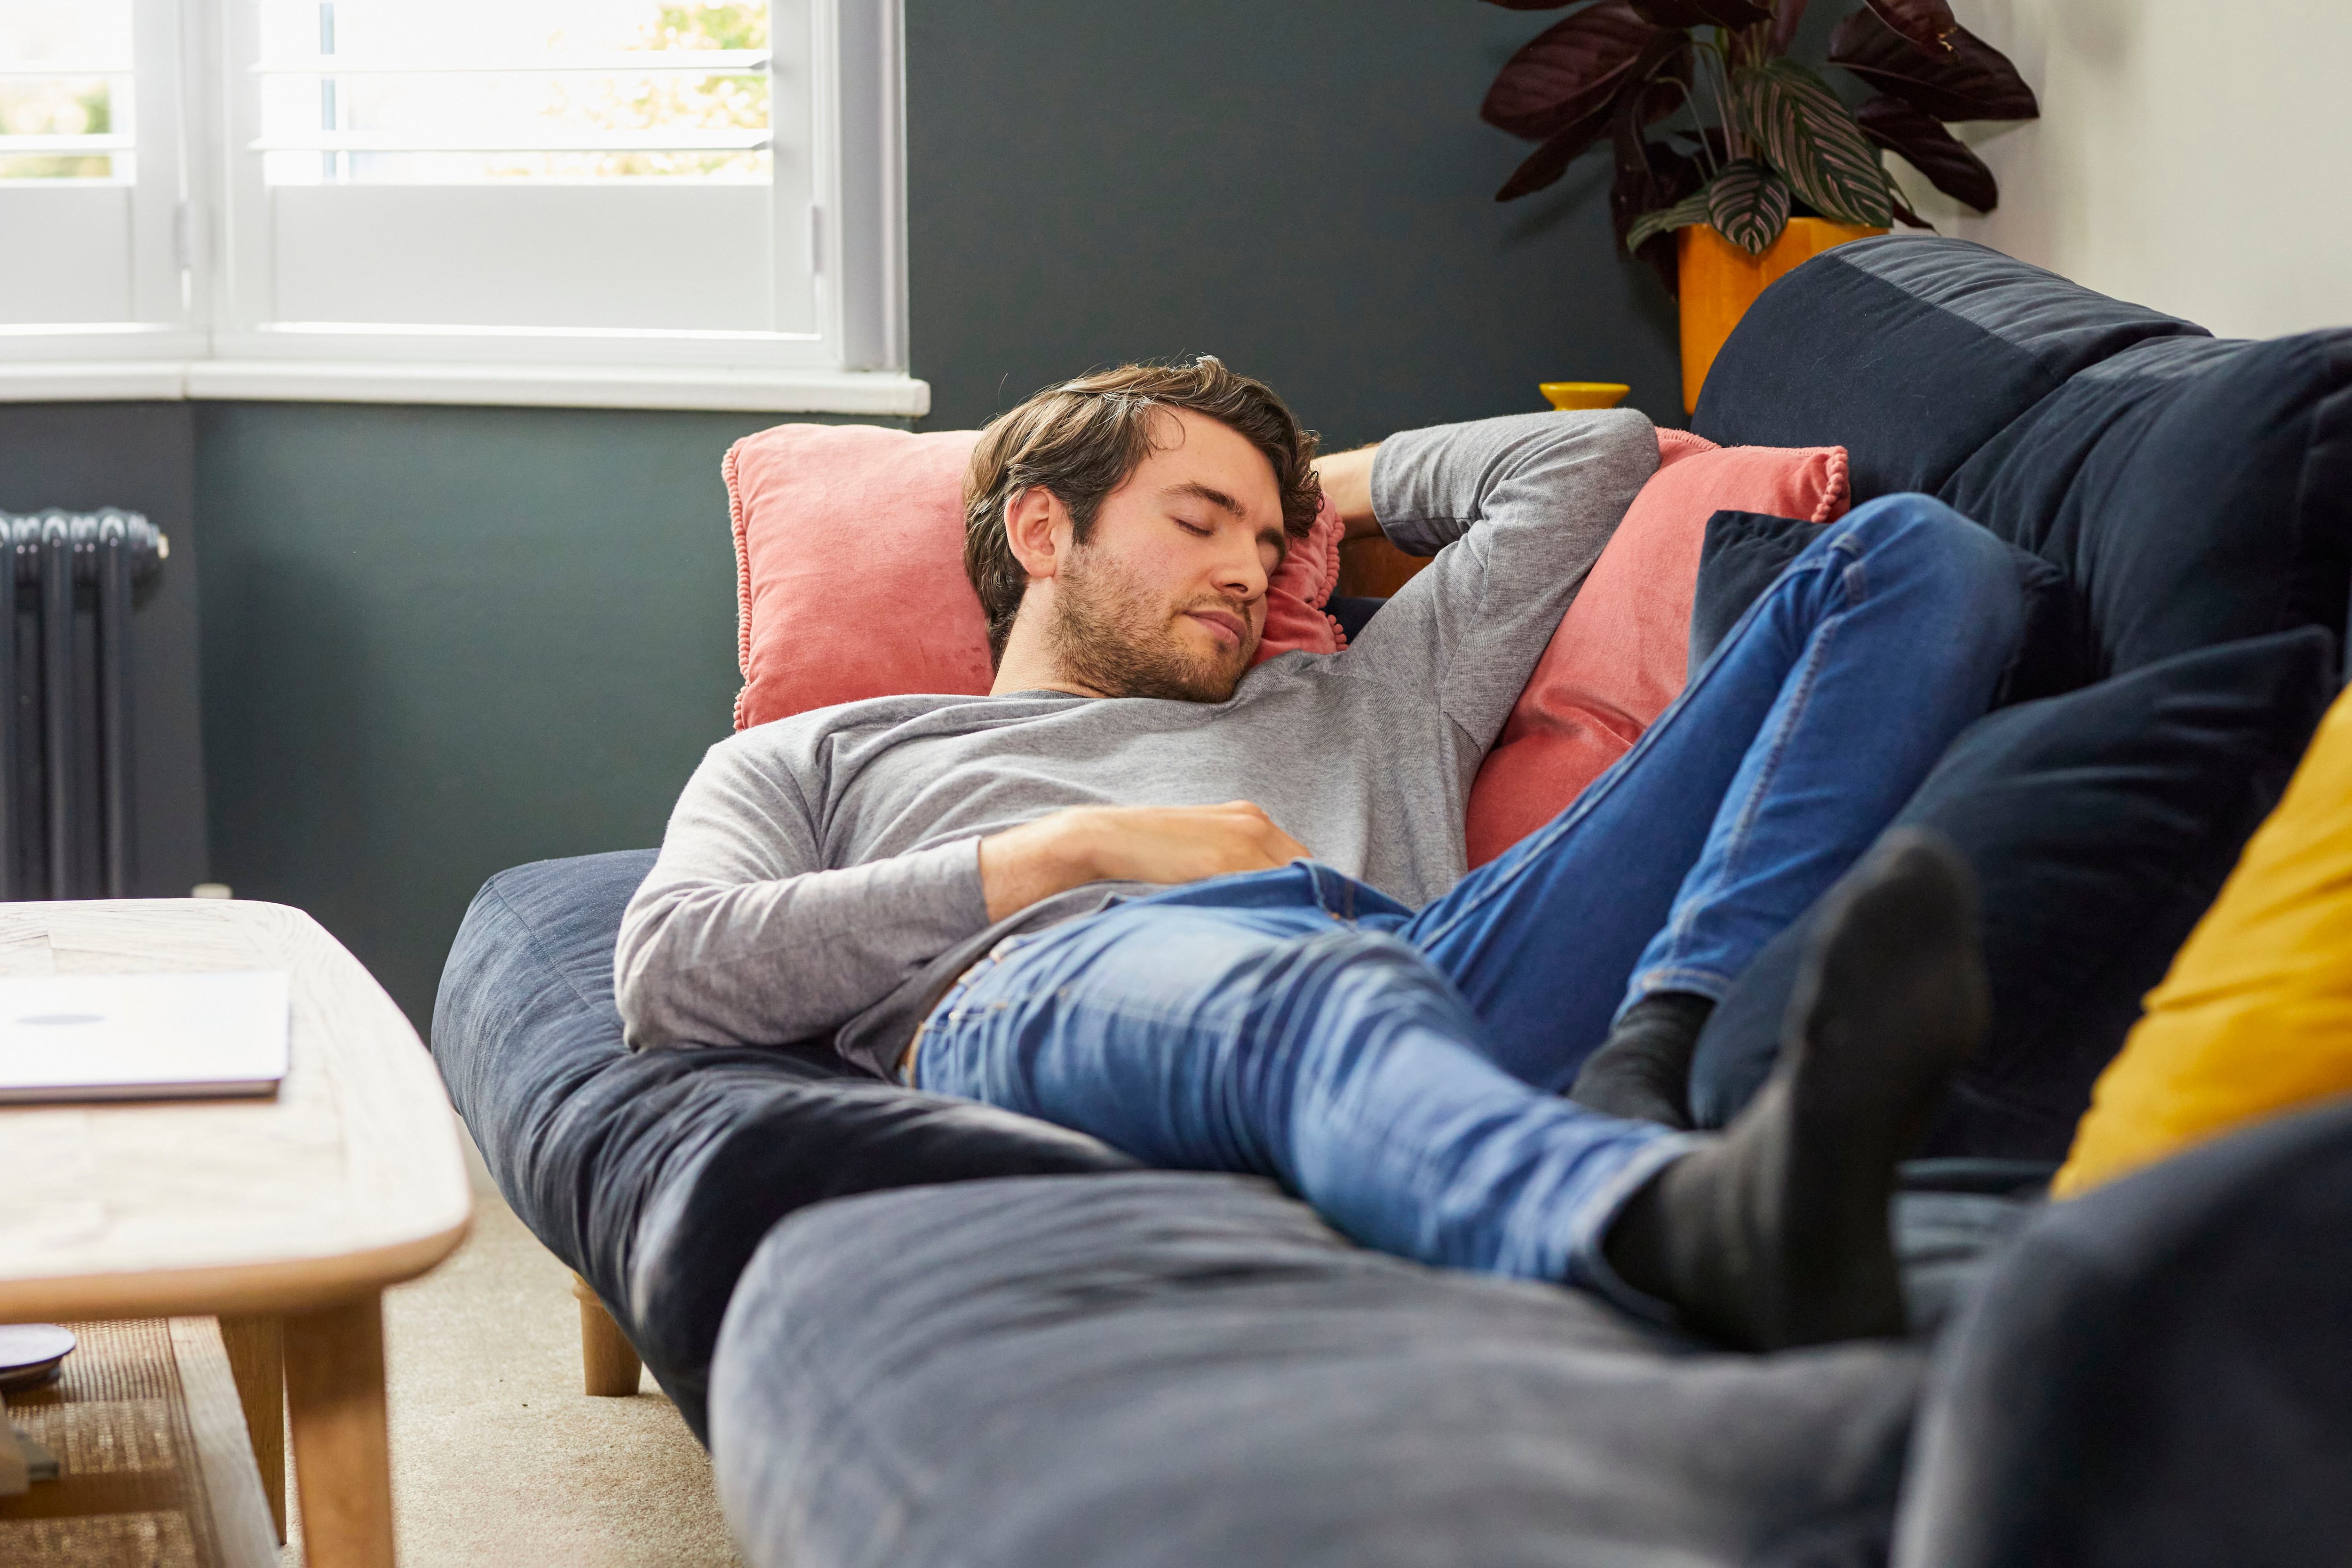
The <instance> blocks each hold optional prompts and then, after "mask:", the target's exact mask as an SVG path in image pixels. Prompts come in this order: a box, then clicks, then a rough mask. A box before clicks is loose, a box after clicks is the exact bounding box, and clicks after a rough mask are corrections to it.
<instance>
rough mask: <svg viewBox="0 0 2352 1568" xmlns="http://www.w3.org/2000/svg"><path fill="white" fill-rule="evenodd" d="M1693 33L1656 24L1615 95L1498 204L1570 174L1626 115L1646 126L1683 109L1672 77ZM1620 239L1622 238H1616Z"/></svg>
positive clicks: (1538, 155)
mask: <svg viewBox="0 0 2352 1568" xmlns="http://www.w3.org/2000/svg"><path fill="white" fill-rule="evenodd" d="M1690 47H1691V46H1690V37H1689V35H1688V34H1686V33H1681V32H1675V31H1671V30H1668V29H1664V28H1654V29H1652V31H1651V36H1650V40H1649V42H1648V43H1646V44H1644V45H1643V47H1642V52H1641V53H1640V54H1639V55H1638V56H1636V57H1635V58H1634V60H1633V66H1632V67H1631V68H1629V69H1628V70H1627V71H1626V72H1625V73H1624V75H1623V76H1622V78H1620V79H1619V81H1620V86H1619V89H1618V92H1617V95H1616V97H1614V98H1613V99H1610V100H1606V101H1604V102H1603V103H1602V104H1601V106H1600V107H1599V108H1598V109H1596V110H1593V111H1592V112H1591V114H1588V115H1586V116H1585V117H1584V118H1583V119H1581V120H1579V121H1576V122H1575V123H1574V124H1572V125H1570V126H1568V127H1567V128H1566V129H1564V130H1562V131H1560V132H1559V133H1558V134H1556V135H1554V136H1552V137H1551V138H1550V139H1549V140H1548V141H1546V142H1544V144H1543V145H1542V146H1540V147H1538V148H1537V149H1536V150H1535V152H1534V153H1532V154H1530V155H1529V156H1528V159H1527V160H1526V162H1524V163H1521V164H1520V165H1519V166H1518V168H1517V170H1516V171H1515V172H1513V174H1512V175H1511V177H1510V178H1509V179H1508V180H1506V181H1505V182H1503V188H1502V189H1501V190H1499V191H1497V192H1496V193H1495V199H1496V201H1498V202H1511V201H1517V200H1518V199H1519V197H1521V196H1524V195H1530V194H1532V193H1534V192H1536V191H1539V190H1542V189H1543V188H1544V187H1545V186H1546V185H1549V184H1551V183H1552V182H1553V181H1555V180H1557V179H1559V177H1560V175H1561V174H1564V173H1566V172H1567V169H1568V165H1569V164H1570V163H1572V162H1574V161H1575V160H1576V159H1577V158H1578V157H1580V156H1581V155H1582V154H1583V153H1584V152H1585V150H1586V149H1588V148H1590V147H1591V145H1592V144H1593V143H1594V142H1598V141H1599V140H1601V133H1602V132H1605V131H1607V130H1608V129H1609V128H1610V127H1611V126H1612V125H1613V124H1614V123H1616V122H1617V121H1619V120H1621V119H1622V118H1624V117H1625V116H1627V115H1632V116H1633V117H1634V119H1635V122H1636V123H1637V124H1641V125H1647V124H1649V123H1650V122H1651V121H1654V120H1663V119H1664V118H1665V117H1666V116H1667V115H1669V114H1672V113H1673V112H1674V111H1675V110H1677V109H1679V108H1681V107H1682V102H1683V89H1682V88H1681V87H1680V86H1679V85H1678V84H1677V83H1676V81H1675V77H1676V76H1677V75H1679V74H1681V73H1685V72H1687V71H1688V70H1689V68H1690ZM1618 238H1619V239H1620V240H1621V241H1622V239H1623V238H1624V236H1622V234H1621V235H1619V236H1618Z"/></svg>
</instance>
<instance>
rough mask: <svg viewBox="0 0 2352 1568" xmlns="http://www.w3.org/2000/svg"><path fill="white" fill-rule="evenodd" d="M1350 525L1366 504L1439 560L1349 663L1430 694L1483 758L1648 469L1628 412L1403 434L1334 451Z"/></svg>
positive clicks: (1649, 438) (1388, 527) (1382, 522)
mask: <svg viewBox="0 0 2352 1568" xmlns="http://www.w3.org/2000/svg"><path fill="white" fill-rule="evenodd" d="M1333 463H1334V471H1333V472H1332V473H1331V475H1330V476H1329V479H1328V481H1327V482H1328V483H1330V484H1331V485H1332V487H1333V491H1332V493H1333V502H1334V504H1335V505H1337V506H1339V508H1340V511H1341V515H1342V516H1344V517H1347V518H1348V519H1349V531H1350V532H1351V533H1352V532H1354V531H1356V529H1357V528H1358V526H1359V525H1358V524H1357V522H1356V521H1355V519H1356V518H1357V516H1359V515H1361V514H1371V515H1375V516H1376V517H1377V520H1378V521H1377V526H1378V527H1379V528H1380V529H1381V531H1383V532H1384V533H1385V534H1386V535H1387V536H1388V537H1389V538H1390V539H1391V541H1393V542H1395V543H1396V544H1397V546H1398V547H1399V548H1400V549H1402V550H1403V551H1405V552H1407V553H1408V554H1412V555H1434V556H1436V557H1437V559H1436V560H1435V561H1434V562H1433V563H1431V565H1430V566H1429V568H1428V569H1427V570H1426V571H1424V572H1423V573H1422V574H1420V575H1419V576H1417V577H1415V578H1414V579H1413V580H1412V582H1410V583H1408V584H1405V585H1404V587H1403V588H1402V589H1401V590H1399V592H1398V593H1397V595H1396V596H1395V597H1394V598H1392V599H1391V600H1390V602H1389V604H1388V605H1387V607H1386V608H1384V609H1382V610H1381V613H1380V614H1379V615H1378V616H1375V617H1374V618H1373V620H1372V623H1371V625H1370V626H1367V627H1366V628H1365V629H1364V633H1363V635H1362V636H1361V637H1359V638H1357V639H1356V640H1355V642H1354V643H1353V644H1352V645H1351V646H1350V647H1349V651H1348V653H1347V654H1346V656H1344V657H1345V658H1348V659H1349V660H1350V661H1351V662H1352V663H1353V665H1354V668H1356V669H1358V670H1359V671H1360V672H1362V673H1363V674H1366V675H1368V676H1370V677H1371V678H1373V679H1377V680H1379V681H1381V682H1382V683H1383V684H1385V685H1389V686H1394V687H1406V688H1411V689H1420V690H1429V691H1432V692H1433V694H1434V696H1435V697H1436V700H1437V701H1438V703H1439V706H1440V708H1441V709H1442V710H1443V711H1444V714H1445V716H1446V717H1447V718H1448V719H1449V720H1451V721H1453V722H1454V725H1455V726H1456V727H1457V728H1458V729H1459V730H1460V731H1462V734H1463V736H1464V738H1465V741H1467V742H1469V744H1470V745H1471V747H1472V748H1473V749H1475V751H1477V752H1484V751H1485V749H1486V747H1487V746H1489V745H1491V744H1493V742H1494V739H1495V737H1496V735H1497V734H1499V733H1500V732H1501V731H1502V727H1503V721H1504V720H1505V719H1506V718H1507V717H1508V716H1509V714H1510V710H1511V704H1512V703H1513V702H1515V701H1516V700H1517V698H1518V694H1519V689H1520V688H1521V687H1523V686H1525V685H1526V684H1527V679H1528V673H1529V671H1531V670H1532V669H1533V668H1535V662H1536V659H1537V658H1538V657H1539V656H1540V655H1541V654H1542V652H1543V649H1544V645H1545V644H1546V643H1548V642H1549V641H1550V639H1551V634H1552V632H1553V630H1554V628H1556V627H1557V626H1559V618H1560V616H1561V615H1562V613H1564V612H1565V611H1566V610H1567V608H1568V605H1569V603H1570V600H1572V599H1573V598H1574V597H1575V596H1576V593H1577V590H1578V589H1579V588H1580V587H1581V586H1582V585H1583V583H1584V578H1585V574H1587V573H1589V572H1590V571H1591V569H1592V563H1594V562H1595V561H1597V560H1598V559H1600V556H1601V549H1602V547H1603V546H1605V545H1606V544H1607V543H1608V542H1609V539H1610V536H1611V535H1612V534H1613V533H1614V532H1616V531H1617V525H1618V524H1619V523H1620V522H1622V521H1624V516H1625V509H1626V508H1627V507H1628V506H1630V505H1632V504H1633V497H1634V496H1635V495H1636V494H1637V493H1638V492H1639V491H1640V490H1641V488H1642V486H1643V484H1644V483H1646V482H1647V481H1648V479H1649V478H1650V476H1651V475H1652V474H1654V473H1655V472H1656V471H1657V467H1658V447H1657V435H1656V432H1655V430H1654V427H1653V426H1651V424H1650V422H1649V421H1648V420H1647V419H1646V418H1644V417H1643V416H1641V415H1640V414H1638V413H1636V412H1634V411H1633V410H1631V409H1612V410H1608V411H1605V412H1601V413H1592V414H1528V415H1517V416H1509V417H1507V418H1500V419H1482V420H1477V421H1475V422H1473V423H1470V424H1466V425H1448V426H1437V427H1435V428H1432V429H1427V430H1408V431H1403V432H1401V433H1400V434H1398V435H1395V436H1391V437H1389V438H1388V439H1387V440H1386V441H1383V442H1381V444H1380V445H1379V446H1378V447H1368V448H1366V449H1365V450H1364V451H1362V452H1360V453H1352V452H1351V453H1341V454H1339V455H1338V457H1337V458H1334V459H1333Z"/></svg>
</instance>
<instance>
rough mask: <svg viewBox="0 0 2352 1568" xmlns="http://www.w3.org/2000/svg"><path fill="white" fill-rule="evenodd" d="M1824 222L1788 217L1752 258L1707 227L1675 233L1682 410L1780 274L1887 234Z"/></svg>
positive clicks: (1692, 409) (1690, 407)
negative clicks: (1851, 242) (1785, 224)
mask: <svg viewBox="0 0 2352 1568" xmlns="http://www.w3.org/2000/svg"><path fill="white" fill-rule="evenodd" d="M1885 232H1886V231H1885V229H1883V228H1860V227H1856V226H1853V225H1852V224H1843V223H1832V222H1830V221H1829V220H1828V219H1827V218H1819V217H1792V218H1790V220H1789V226H1788V227H1786V228H1784V229H1782V230H1781V231H1780V238H1778V239H1776V240H1774V241H1773V242H1772V243H1771V245H1770V246H1769V247H1768V248H1767V249H1766V250H1765V252H1764V254H1763V255H1761V256H1750V255H1748V253H1747V252H1746V251H1744V250H1742V249H1740V248H1739V247H1738V246H1736V245H1734V244H1732V243H1731V241H1729V240H1727V239H1726V238H1724V237H1723V236H1721V235H1719V234H1717V233H1716V232H1715V230H1714V229H1713V228H1712V227H1711V226H1708V225H1706V224H1703V223H1700V224H1693V225H1691V226H1689V227H1688V228H1685V229H1679V230H1677V231H1676V232H1675V262H1676V265H1677V267H1678V268H1679V269H1680V272H1681V281H1682V310H1683V412H1684V413H1685V414H1696V413H1697V412H1698V389H1699V388H1700V387H1702V386H1704V385H1706V373H1707V370H1708V368H1709V367H1710V366H1712V365H1713V364H1714V363H1715V356H1716V354H1717V353H1718V352H1719V351H1720V350H1721V349H1722V347H1723V341H1724V340H1725V339H1726V338H1727V337H1729V336H1731V329H1732V328H1734V327H1736V326H1738V324H1739V318H1740V317H1742V316H1744V315H1746V314H1747V313H1748V306H1750V305H1752V304H1754V303H1755V302H1756V296H1757V295H1759V294H1761V293H1762V292H1764V290H1765V289H1766V287H1767V286H1769V284H1770V283H1771V282H1772V280H1773V279H1776V278H1778V277H1780V274H1782V273H1783V272H1786V271H1788V270H1790V268H1794V267H1796V266H1799V265H1800V264H1801V263H1803V262H1807V261H1810V260H1811V259H1812V258H1814V257H1816V256H1819V255H1820V254H1821V253H1822V251H1824V250H1829V249H1832V248H1833V247H1837V246H1841V245H1843V244H1845V243H1846V242H1847V241H1848V240H1852V239H1867V238H1869V237H1871V236H1872V235H1874V234H1885Z"/></svg>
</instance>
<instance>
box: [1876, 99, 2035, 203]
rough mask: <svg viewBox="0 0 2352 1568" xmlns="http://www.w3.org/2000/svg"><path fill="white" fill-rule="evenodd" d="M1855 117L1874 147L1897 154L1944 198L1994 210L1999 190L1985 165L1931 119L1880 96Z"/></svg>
mask: <svg viewBox="0 0 2352 1568" xmlns="http://www.w3.org/2000/svg"><path fill="white" fill-rule="evenodd" d="M1853 117H1854V118H1855V119H1856V120H1859V121H1862V128H1863V129H1864V131H1867V132H1870V139H1871V140H1872V141H1873V142H1877V143H1878V144H1879V145H1880V146H1881V147H1884V148H1885V149H1886V150H1887V151H1888V152H1890V153H1901V154H1902V155H1903V156H1904V157H1905V158H1906V159H1908V160H1909V161H1910V163H1911V166H1912V167H1913V168H1915V169H1916V170H1918V171H1919V172H1920V173H1921V174H1925V175H1927V180H1928V183H1929V184H1933V185H1934V186H1935V187H1936V188H1937V190H1939V191H1941V192H1943V193H1944V194H1945V195H1948V196H1951V197H1953V198H1955V199H1957V200H1959V201H1964V202H1966V203H1968V204H1969V205H1970V206H1972V207H1974V208H1976V209H1977V211H1979V212H1981V213H1989V212H1990V211H1992V209H1993V207H1994V205H1996V204H1997V203H1999V202H2000V184H1999V182H1997V181H1996V180H1994V178H1993V177H1992V171H1991V170H1990V169H1988V168H1986V167H1985V163H1984V160H1983V159H1981V158H1979V157H1978V156H1977V155H1976V154H1975V153H1972V152H1970V151H1969V149H1968V148H1967V147H1966V146H1965V145H1963V144H1962V143H1961V142H1960V140H1959V139H1958V137H1956V136H1954V135H1953V134H1952V133H1951V132H1948V131H1947V130H1945V129H1944V123H1943V121H1940V120H1937V119H1936V118H1935V117H1934V116H1933V115H1929V114H1922V113H1920V112H1919V111H1918V110H1916V109H1914V108H1912V107H1911V106H1910V105H1909V104H1907V103H1906V102H1904V101H1903V100H1901V99H1898V98H1889V97H1887V96H1886V95H1885V94H1884V93H1882V94H1880V95H1879V96H1878V97H1876V98H1874V99H1872V100H1870V101H1869V102H1867V103H1865V104H1864V105H1863V106H1862V107H1861V108H1860V109H1858V110H1854V115H1853Z"/></svg>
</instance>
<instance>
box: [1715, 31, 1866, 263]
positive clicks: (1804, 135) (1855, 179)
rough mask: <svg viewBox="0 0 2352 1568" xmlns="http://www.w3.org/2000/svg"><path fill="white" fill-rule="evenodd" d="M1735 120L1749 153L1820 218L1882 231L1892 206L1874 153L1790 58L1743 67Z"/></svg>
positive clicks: (1833, 98) (1735, 89) (1736, 84)
mask: <svg viewBox="0 0 2352 1568" xmlns="http://www.w3.org/2000/svg"><path fill="white" fill-rule="evenodd" d="M1732 113H1733V114H1734V115H1735V116H1736V117H1737V118H1738V121H1739V130H1740V133H1741V134H1742V135H1743V136H1745V137H1746V138H1747V140H1748V142H1749V144H1750V148H1751V150H1752V151H1753V152H1755V153H1758V154H1759V155H1760V156H1761V157H1762V158H1763V159H1764V161H1765V162H1766V163H1769V164H1771V165H1772V167H1774V168H1775V169H1778V170H1779V171H1780V175H1781V177H1782V178H1783V179H1785V180H1787V181H1788V182H1789V184H1790V188H1791V189H1793V190H1794V191H1795V192H1796V194H1797V195H1799V196H1800V197H1801V198H1802V199H1803V200H1804V201H1806V202H1807V203H1809V204H1811V206H1812V207H1813V209H1814V210H1815V211H1817V212H1819V213H1820V214H1821V215H1822V216H1823V217H1826V218H1832V219H1834V220H1835V221H1837V222H1839V223H1853V224H1868V225H1871V226H1874V227H1884V226H1885V224H1886V222H1887V219H1888V218H1889V217H1890V216H1892V214H1893V202H1892V199H1891V192H1890V191H1889V188H1888V186H1887V183H1886V170H1885V165H1884V164H1882V163H1880V162H1879V157H1878V148H1877V147H1876V146H1875V145H1874V143H1873V142H1871V140H1870V138H1869V136H1868V135H1866V134H1865V133H1864V131H1863V129H1862V127H1861V126H1860V125H1857V124H1856V123H1854V118H1853V115H1852V114H1849V113H1848V112H1846V107H1845V105H1844V104H1843V103H1840V102H1839V101H1838V100H1837V95H1836V94H1835V93H1833V92H1832V91H1830V89H1828V88H1827V87H1826V86H1824V85H1823V84H1822V79H1821V78H1819V77H1817V76H1815V75H1814V74H1813V73H1812V72H1811V71H1809V70H1807V69H1806V68H1804V67H1802V66H1801V65H1799V64H1797V63H1796V62H1795V61H1793V60H1789V59H1777V60H1765V61H1762V62H1760V63H1759V64H1755V65H1749V66H1743V67H1741V68H1740V69H1739V71H1738V74H1737V75H1735V76H1734V77H1733V79H1732Z"/></svg>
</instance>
